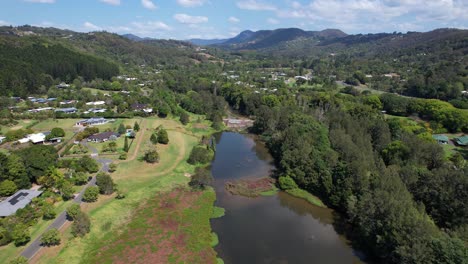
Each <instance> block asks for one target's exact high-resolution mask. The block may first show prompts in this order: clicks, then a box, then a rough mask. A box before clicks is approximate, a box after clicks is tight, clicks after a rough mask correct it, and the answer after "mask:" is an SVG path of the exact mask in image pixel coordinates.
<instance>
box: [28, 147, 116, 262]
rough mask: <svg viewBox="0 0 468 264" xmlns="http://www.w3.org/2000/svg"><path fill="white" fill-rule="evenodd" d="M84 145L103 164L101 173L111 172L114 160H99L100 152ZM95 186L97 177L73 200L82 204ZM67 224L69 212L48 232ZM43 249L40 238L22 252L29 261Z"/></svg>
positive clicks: (55, 222) (52, 225)
mask: <svg viewBox="0 0 468 264" xmlns="http://www.w3.org/2000/svg"><path fill="white" fill-rule="evenodd" d="M83 145H84V146H86V147H88V148H89V149H90V151H91V152H92V155H91V156H92V157H93V158H94V159H95V160H96V161H97V162H99V163H100V164H101V170H100V171H102V172H109V164H111V163H112V160H109V159H101V158H99V154H98V151H97V149H96V148H93V147H91V146H89V145H88V144H86V143H84V144H83ZM95 185H96V176H93V178H91V180H90V181H89V182H88V184H86V186H85V188H83V189H82V190H81V192H80V193H78V195H77V196H76V197H75V199H73V202H75V203H77V204H81V203H82V202H83V194H84V192H85V190H86V188H88V187H89V186H95ZM67 222H68V219H67V212H66V211H63V212H62V213H60V214H59V215H58V216H57V218H55V220H54V222H52V224H50V225H49V226H48V227H47V229H46V231H47V230H49V229H51V228H56V229H60V228H62V226H64V225H65V223H67ZM41 248H42V246H41V237H40V236H39V237H38V238H36V239H35V240H34V241H33V242H32V243H31V244H29V245H28V246H27V247H26V248H25V249H24V250H23V252H21V256H23V257H25V258H27V259H31V258H32V257H34V255H36V254H37V253H38V252H39V251H40V250H41Z"/></svg>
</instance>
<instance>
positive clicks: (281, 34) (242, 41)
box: [216, 28, 347, 50]
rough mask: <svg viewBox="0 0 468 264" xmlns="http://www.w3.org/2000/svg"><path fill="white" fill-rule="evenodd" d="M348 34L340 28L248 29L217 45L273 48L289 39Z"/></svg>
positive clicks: (315, 39) (230, 47) (324, 37)
mask: <svg viewBox="0 0 468 264" xmlns="http://www.w3.org/2000/svg"><path fill="white" fill-rule="evenodd" d="M344 36H347V35H346V33H344V32H342V31H341V30H338V29H325V30H322V31H304V30H302V29H299V28H280V29H275V30H259V31H256V32H253V31H250V30H246V31H243V32H241V33H240V34H239V35H237V36H235V37H233V38H231V39H228V40H226V41H225V42H223V43H220V44H216V46H219V47H222V48H228V49H234V50H258V49H266V48H273V47H276V46H278V45H281V44H284V43H287V42H289V41H296V40H304V39H308V40H311V41H320V40H330V39H335V38H340V37H344Z"/></svg>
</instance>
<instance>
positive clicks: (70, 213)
mask: <svg viewBox="0 0 468 264" xmlns="http://www.w3.org/2000/svg"><path fill="white" fill-rule="evenodd" d="M80 212H81V207H80V205H79V204H77V203H73V204H72V205H70V206H69V207H68V208H67V217H68V218H69V219H71V220H75V219H76V217H77V215H78V214H79V213H80Z"/></svg>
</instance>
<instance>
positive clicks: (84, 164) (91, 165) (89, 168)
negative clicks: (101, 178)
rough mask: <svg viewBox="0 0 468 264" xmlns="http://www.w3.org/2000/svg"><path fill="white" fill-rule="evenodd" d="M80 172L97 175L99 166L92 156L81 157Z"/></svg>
mask: <svg viewBox="0 0 468 264" xmlns="http://www.w3.org/2000/svg"><path fill="white" fill-rule="evenodd" d="M77 166H78V171H86V172H88V173H96V172H97V171H98V170H99V164H98V163H97V161H96V160H94V159H93V158H91V157H90V156H83V157H81V158H80V159H79V160H78V162H77Z"/></svg>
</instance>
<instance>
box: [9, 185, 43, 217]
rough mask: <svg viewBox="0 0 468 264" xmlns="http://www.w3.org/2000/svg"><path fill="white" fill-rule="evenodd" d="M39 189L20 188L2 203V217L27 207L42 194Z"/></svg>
mask: <svg viewBox="0 0 468 264" xmlns="http://www.w3.org/2000/svg"><path fill="white" fill-rule="evenodd" d="M41 193H42V191H38V190H19V191H17V192H16V193H15V194H13V195H12V196H10V197H8V199H6V200H5V201H3V202H1V203H0V217H5V216H9V215H12V214H14V213H16V211H18V209H21V208H24V207H26V205H28V204H29V203H30V202H31V200H32V199H33V198H36V197H38V196H39V195H41Z"/></svg>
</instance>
